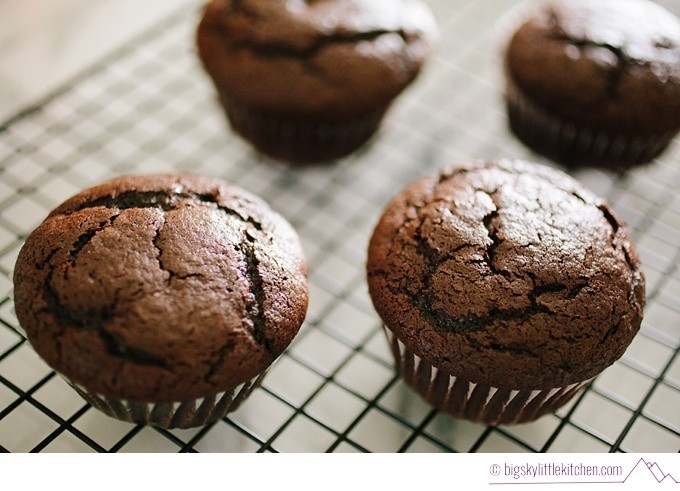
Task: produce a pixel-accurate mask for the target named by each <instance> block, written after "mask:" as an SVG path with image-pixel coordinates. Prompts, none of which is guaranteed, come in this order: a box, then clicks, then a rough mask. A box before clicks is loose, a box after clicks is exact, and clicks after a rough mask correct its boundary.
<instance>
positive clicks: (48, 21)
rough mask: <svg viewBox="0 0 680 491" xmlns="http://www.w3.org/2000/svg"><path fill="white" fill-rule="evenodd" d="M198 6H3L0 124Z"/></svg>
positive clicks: (125, 1) (51, 0)
mask: <svg viewBox="0 0 680 491" xmlns="http://www.w3.org/2000/svg"><path fill="white" fill-rule="evenodd" d="M191 3H194V4H196V5H200V2H199V1H197V0H2V1H0V122H2V121H4V120H6V119H8V118H10V117H11V116H13V115H14V114H16V113H17V112H19V111H20V110H22V109H24V108H26V107H27V106H30V105H31V104H34V103H35V102H37V101H38V100H40V99H41V98H42V97H45V96H46V95H47V94H49V93H50V92H51V91H53V90H55V89H56V88H58V87H60V86H61V85H63V84H64V83H66V82H67V81H68V80H69V79H71V78H72V77H73V76H75V75H76V74H78V73H80V72H81V71H82V70H84V69H85V68H87V67H88V66H90V65H91V64H92V63H94V62H96V61H97V60H99V59H101V58H102V57H103V56H105V55H106V54H107V53H110V52H111V51H113V50H115V49H116V47H118V46H120V45H121V44H122V43H124V42H125V41H127V40H129V39H131V38H132V37H134V36H135V35H136V34H139V33H140V32H143V31H144V30H145V29H147V28H148V27H149V26H151V25H153V24H154V23H156V22H158V21H159V20H160V19H162V18H163V17H165V16H167V15H169V14H170V13H172V12H173V11H176V10H177V9H178V8H180V7H181V6H183V5H189V4H191Z"/></svg>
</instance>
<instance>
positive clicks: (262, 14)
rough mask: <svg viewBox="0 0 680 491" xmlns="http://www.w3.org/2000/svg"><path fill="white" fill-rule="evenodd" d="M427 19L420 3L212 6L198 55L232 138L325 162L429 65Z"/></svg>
mask: <svg viewBox="0 0 680 491" xmlns="http://www.w3.org/2000/svg"><path fill="white" fill-rule="evenodd" d="M434 31H435V25H434V18H433V16H432V14H431V12H430V10H429V9H428V8H427V6H426V5H425V4H424V3H422V2H420V1H419V0H397V1H395V2H391V3H388V2H360V3H359V2H352V1H348V0H334V1H331V2H314V3H304V4H301V7H300V9H291V8H288V6H287V5H286V2H281V1H270V0H250V1H247V2H236V1H232V0H213V1H212V2H210V3H209V4H208V5H207V7H206V10H205V13H204V16H203V18H202V19H201V22H200V24H199V27H198V30H197V45H198V50H199V55H200V58H201V60H202V62H203V65H204V67H205V69H206V71H207V73H208V74H209V75H210V77H211V79H212V81H213V83H214V85H215V87H216V89H217V92H218V93H219V98H220V102H221V103H222V105H223V107H224V108H225V110H226V113H227V116H228V118H229V121H230V124H231V126H232V128H233V129H234V130H235V131H236V132H238V133H239V134H240V135H241V136H243V137H245V138H246V139H247V140H248V141H250V143H252V144H253V145H254V146H255V147H256V148H258V149H259V150H260V151H261V152H262V153H264V154H266V155H269V156H272V157H275V158H278V159H283V160H287V161H290V162H294V163H309V162H319V161H326V160H332V159H335V158H338V157H341V156H343V155H346V154H348V153H350V152H351V151H353V150H355V149H356V148H358V147H359V146H361V145H362V144H363V143H365V142H366V141H367V140H368V139H369V138H370V137H371V136H372V135H373V134H374V133H375V131H376V129H377V128H378V126H379V124H380V121H381V119H382V117H383V114H384V113H385V111H386V110H387V109H388V107H389V106H390V104H391V102H392V101H393V100H394V99H395V98H396V97H397V96H398V95H399V94H400V93H401V92H402V91H403V90H404V89H405V88H406V87H407V86H408V85H409V84H410V83H411V82H412V81H413V80H414V79H415V77H416V76H417V74H418V73H419V71H420V68H421V66H422V64H423V62H424V61H425V59H426V57H427V56H428V55H429V53H430V50H431V45H432V41H433V37H434Z"/></svg>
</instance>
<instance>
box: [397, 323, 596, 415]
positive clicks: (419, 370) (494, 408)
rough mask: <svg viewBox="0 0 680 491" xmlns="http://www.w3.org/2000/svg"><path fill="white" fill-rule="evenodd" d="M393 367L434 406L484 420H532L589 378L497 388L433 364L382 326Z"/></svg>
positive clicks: (563, 400) (556, 405) (560, 402)
mask: <svg viewBox="0 0 680 491" xmlns="http://www.w3.org/2000/svg"><path fill="white" fill-rule="evenodd" d="M384 330H385V334H386V335H387V340H388V342H389V344H390V348H391V351H392V355H393V356H394V359H395V362H396V368H397V371H398V372H399V375H400V376H401V377H402V378H403V379H404V381H405V382H406V383H407V384H408V385H410V386H411V387H412V388H413V389H414V390H416V391H417V392H418V393H419V394H420V395H421V396H422V397H423V398H424V399H425V400H426V401H427V402H429V403H430V404H431V405H432V406H434V407H435V408H437V409H439V410H441V411H445V412H447V413H450V414H452V415H453V416H456V417H459V418H464V419H469V420H472V421H482V422H484V423H487V424H517V423H525V422H529V421H533V420H535V419H537V418H538V417H540V416H542V415H544V414H547V413H550V412H553V411H555V410H557V409H558V408H560V407H561V406H563V405H564V404H566V403H567V402H568V401H569V400H570V399H571V398H572V397H573V396H574V395H575V394H576V393H577V392H578V391H579V390H581V388H583V387H584V386H585V385H586V384H587V383H588V382H589V380H585V381H583V382H578V383H575V384H571V385H568V386H566V387H556V388H551V389H544V390H509V389H499V388H497V387H492V386H490V385H485V384H476V383H473V382H468V381H467V380H465V379H463V378H461V377H454V376H453V375H449V374H448V373H445V372H443V371H442V370H439V369H437V368H436V367H434V366H432V365H431V364H429V363H428V362H426V361H425V360H423V359H422V358H420V357H419V356H418V355H416V354H415V353H413V352H412V351H411V350H410V349H408V348H407V347H406V346H405V345H404V344H403V343H402V342H401V341H400V340H399V339H397V337H396V336H395V335H394V334H393V333H392V331H390V330H389V329H388V328H387V327H384Z"/></svg>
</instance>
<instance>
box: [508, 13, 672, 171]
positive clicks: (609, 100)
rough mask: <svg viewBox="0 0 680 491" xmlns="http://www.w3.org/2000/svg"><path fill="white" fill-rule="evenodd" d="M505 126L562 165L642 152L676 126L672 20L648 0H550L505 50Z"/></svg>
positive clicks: (629, 159)
mask: <svg viewBox="0 0 680 491" xmlns="http://www.w3.org/2000/svg"><path fill="white" fill-rule="evenodd" d="M505 73H506V80H507V84H506V85H507V87H506V95H507V97H506V99H507V109H508V115H509V122H510V127H511V129H512V131H513V132H514V133H515V134H516V135H517V137H518V138H519V139H520V140H522V141H523V142H524V143H525V144H526V145H528V146H529V147H530V148H532V149H533V150H535V151H537V152H539V153H542V154H544V155H546V156H548V157H550V158H552V159H554V160H556V161H557V162H560V163H562V164H564V165H569V166H575V165H595V166H600V167H608V168H613V169H617V168H618V169H622V168H627V167H630V166H632V165H635V164H639V163H644V162H648V161H650V160H651V159H653V158H654V157H655V156H657V155H658V154H659V153H660V152H662V151H663V150H664V149H665V148H666V147H667V146H668V144H669V142H671V140H672V139H673V137H674V136H675V135H676V134H677V132H678V130H680V21H679V20H678V19H677V18H676V17H675V16H673V15H672V14H671V13H669V12H668V11H666V10H664V9H663V8H662V7H660V6H659V5H657V4H655V3H653V2H651V1H648V0H602V1H597V2H592V1H589V0H557V1H555V2H553V3H550V4H547V5H544V6H543V7H541V8H540V9H539V10H538V11H537V12H534V13H533V15H531V16H529V18H528V19H527V20H526V21H525V22H524V23H523V24H522V25H521V26H520V27H519V28H518V29H517V30H516V32H515V33H514V35H513V36H512V38H511V39H510V41H509V43H508V45H507V49H506V52H505Z"/></svg>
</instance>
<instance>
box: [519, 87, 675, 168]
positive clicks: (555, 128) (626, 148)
mask: <svg viewBox="0 0 680 491" xmlns="http://www.w3.org/2000/svg"><path fill="white" fill-rule="evenodd" d="M506 79H507V80H506V104H507V110H508V117H509V121H510V127H511V129H512V131H513V132H514V133H515V135H516V136H517V137H518V138H519V139H520V140H521V141H522V142H524V143H525V144H526V145H527V146H528V147H530V148H531V149H533V150H535V151H537V152H539V153H541V154H543V155H546V156H547V157H550V158H551V159H554V160H556V161H558V162H560V163H562V164H564V165H567V166H575V165H581V164H587V165H596V166H599V167H607V168H625V167H629V166H632V165H636V164H641V163H645V162H649V161H650V160H652V159H653V158H654V157H656V156H657V155H659V154H660V153H661V152H662V151H663V150H664V149H665V148H666V147H667V146H668V144H669V143H670V142H671V140H672V139H673V137H674V136H675V134H674V132H671V133H667V134H662V135H658V136H656V137H649V138H640V137H633V138H631V137H626V136H624V135H613V134H608V133H606V132H604V131H596V130H593V129H591V128H586V127H579V126H576V125H575V124H573V123H571V122H569V121H565V120H563V119H561V118H559V117H558V116H556V115H554V114H552V113H550V112H548V111H546V110H545V109H543V108H542V107H540V106H538V105H537V104H535V103H534V102H532V101H531V100H529V98H528V97H526V96H525V95H524V94H523V93H522V91H521V90H520V89H519V88H518V87H517V86H516V85H515V84H514V83H513V82H512V81H510V80H509V79H508V78H507V75H506Z"/></svg>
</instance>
